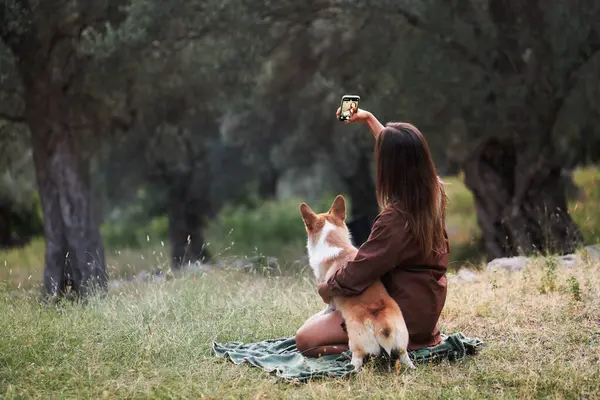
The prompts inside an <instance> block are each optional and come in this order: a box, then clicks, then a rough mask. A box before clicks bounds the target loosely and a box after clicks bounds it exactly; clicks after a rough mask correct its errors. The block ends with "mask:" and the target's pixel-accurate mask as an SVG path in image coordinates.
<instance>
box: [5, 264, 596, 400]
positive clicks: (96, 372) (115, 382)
mask: <svg viewBox="0 0 600 400" xmlns="http://www.w3.org/2000/svg"><path fill="white" fill-rule="evenodd" d="M555 265H556V264H555V263H553V262H552V260H551V259H538V260H535V261H534V263H533V265H532V266H531V267H530V268H529V269H528V270H526V271H525V272H516V273H505V272H495V273H494V272H483V273H481V274H479V275H478V280H477V281H474V282H464V283H458V282H454V281H453V280H452V279H451V283H450V285H449V294H448V301H447V305H446V308H445V310H444V313H443V315H442V318H441V328H442V330H443V331H444V332H448V333H450V332H457V331H462V332H463V333H464V334H465V335H467V336H477V337H480V338H481V339H483V340H484V341H485V343H486V345H485V347H484V348H483V349H482V350H481V352H480V353H479V354H477V355H475V356H473V357H469V358H467V359H465V360H464V361H460V362H457V363H449V362H443V363H441V364H436V365H427V366H419V367H418V369H417V370H416V371H414V372H406V371H404V372H401V373H400V374H396V373H389V372H386V371H381V370H374V369H373V368H372V366H369V365H367V367H366V369H365V370H364V372H362V373H360V374H359V375H358V376H355V377H353V378H350V379H348V380H341V381H336V380H330V379H327V380H321V381H315V382H311V383H308V384H297V385H295V384H288V383H281V382H276V381H274V379H273V378H272V377H270V376H268V375H267V374H266V373H264V372H263V371H260V370H258V369H256V368H250V367H248V366H234V365H233V364H231V363H229V362H226V361H223V360H222V359H216V358H215V357H213V356H212V354H211V352H210V343H211V342H212V341H213V340H216V341H230V340H236V341H254V340H263V339H266V338H278V337H287V336H290V335H293V334H294V332H295V330H296V329H297V327H299V326H300V325H301V324H302V322H303V321H304V320H305V319H306V318H307V317H308V316H309V315H311V314H312V313H314V312H316V311H318V310H319V309H320V307H321V306H322V304H320V303H319V300H318V298H317V296H316V295H315V291H314V282H313V280H312V278H311V277H310V275H309V274H308V273H306V272H304V273H299V274H297V275H296V276H285V277H284V276H265V275H264V274H260V273H258V272H255V273H249V272H241V271H234V270H231V271H226V270H220V271H205V272H199V273H195V274H191V275H186V276H183V277H177V278H175V279H172V280H169V281H164V282H162V283H159V284H150V283H139V284H134V285H132V286H124V287H122V288H120V289H118V290H112V291H111V293H110V294H109V296H108V298H106V299H104V300H99V301H94V302H92V303H91V304H90V305H89V306H87V307H85V308H81V307H74V306H70V305H65V306H64V308H62V309H59V310H54V309H50V310H48V309H42V308H41V307H40V306H39V305H38V304H37V303H36V302H35V300H34V299H32V298H31V297H22V298H19V297H17V298H14V297H12V296H11V295H9V291H8V289H6V288H5V290H4V291H3V292H2V293H1V294H0V310H2V311H1V312H0V326H1V327H2V328H0V394H4V398H6V399H12V398H43V399H49V398H214V399H221V398H316V399H321V398H344V399H347V398H365V397H369V398H372V397H377V398H399V397H405V398H460V399H468V398H475V399H479V398H573V399H579V398H588V399H592V398H597V396H600V324H599V322H600V321H599V319H598V316H599V315H600V300H599V299H600V265H599V264H597V263H593V262H586V263H583V264H582V265H580V266H578V267H576V268H574V269H569V270H567V269H556V267H555Z"/></svg>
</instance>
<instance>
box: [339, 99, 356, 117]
mask: <svg viewBox="0 0 600 400" xmlns="http://www.w3.org/2000/svg"><path fill="white" fill-rule="evenodd" d="M359 101H360V96H357V95H355V94H346V95H344V96H342V102H341V104H340V109H341V111H340V121H345V120H347V119H350V117H352V115H353V114H354V113H355V112H356V111H358V102H359Z"/></svg>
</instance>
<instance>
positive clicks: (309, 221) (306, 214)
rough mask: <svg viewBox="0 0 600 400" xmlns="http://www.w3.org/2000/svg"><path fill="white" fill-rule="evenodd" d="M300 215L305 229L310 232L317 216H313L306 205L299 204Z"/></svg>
mask: <svg viewBox="0 0 600 400" xmlns="http://www.w3.org/2000/svg"><path fill="white" fill-rule="evenodd" d="M300 214H301V215H302V220H303V221H304V225H306V228H307V229H308V230H312V229H313V228H314V226H315V221H316V220H317V214H315V213H314V211H313V210H311V209H310V207H309V206H308V204H306V203H302V204H300Z"/></svg>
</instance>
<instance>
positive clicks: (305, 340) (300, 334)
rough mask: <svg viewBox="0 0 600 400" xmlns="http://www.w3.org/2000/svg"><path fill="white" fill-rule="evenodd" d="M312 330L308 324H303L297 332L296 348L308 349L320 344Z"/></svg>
mask: <svg viewBox="0 0 600 400" xmlns="http://www.w3.org/2000/svg"><path fill="white" fill-rule="evenodd" d="M310 331H311V330H310V329H308V328H307V326H306V325H303V326H302V327H301V328H300V329H298V331H297V332H296V348H297V349H298V351H300V352H304V351H307V350H309V349H311V348H312V347H315V346H318V344H316V343H315V337H314V335H312V334H311V332H310Z"/></svg>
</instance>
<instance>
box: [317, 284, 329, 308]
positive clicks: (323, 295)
mask: <svg viewBox="0 0 600 400" xmlns="http://www.w3.org/2000/svg"><path fill="white" fill-rule="evenodd" d="M317 288H318V291H319V296H321V299H323V303H325V304H329V302H330V301H331V297H330V296H329V294H328V293H327V292H328V291H329V288H328V287H327V282H323V283H319V285H318V286H317Z"/></svg>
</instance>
